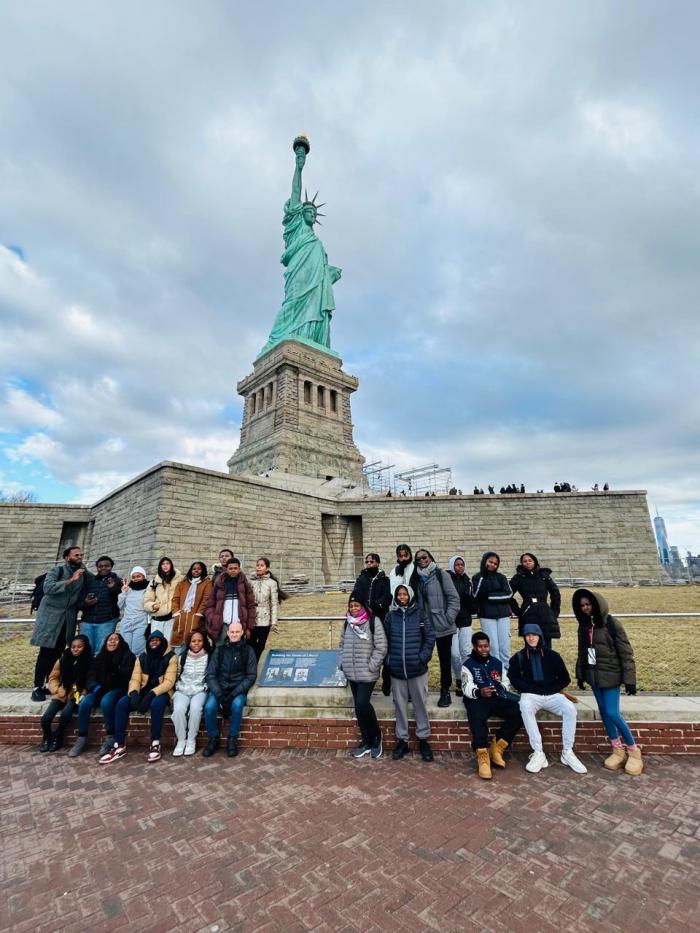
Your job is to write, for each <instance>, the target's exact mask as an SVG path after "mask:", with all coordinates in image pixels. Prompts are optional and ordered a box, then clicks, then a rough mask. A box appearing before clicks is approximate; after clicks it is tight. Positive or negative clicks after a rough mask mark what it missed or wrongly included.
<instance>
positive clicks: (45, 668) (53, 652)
mask: <svg viewBox="0 0 700 933" xmlns="http://www.w3.org/2000/svg"><path fill="white" fill-rule="evenodd" d="M65 647H66V632H65V629H61V631H60V632H59V634H58V640H57V641H56V644H55V645H54V646H53V648H39V654H38V655H37V659H36V664H35V665H34V686H35V687H43V686H44V684H45V683H46V681H47V680H48V679H49V674H50V673H51V671H52V670H53V666H54V664H55V663H56V661H58V659H59V658H60V657H61V655H62V654H63V650H64V648H65Z"/></svg>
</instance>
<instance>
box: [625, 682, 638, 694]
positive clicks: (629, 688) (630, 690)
mask: <svg viewBox="0 0 700 933" xmlns="http://www.w3.org/2000/svg"><path fill="white" fill-rule="evenodd" d="M636 692H637V685H636V684H625V693H626V694H627V696H629V697H633V696H634V695H635V694H636Z"/></svg>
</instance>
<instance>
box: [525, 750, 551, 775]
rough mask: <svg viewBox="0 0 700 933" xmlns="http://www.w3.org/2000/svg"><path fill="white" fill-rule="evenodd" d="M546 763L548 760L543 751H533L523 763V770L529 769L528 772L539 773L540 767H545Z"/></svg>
mask: <svg viewBox="0 0 700 933" xmlns="http://www.w3.org/2000/svg"><path fill="white" fill-rule="evenodd" d="M548 765H549V762H548V761H547V756H546V755H545V753H544V752H533V753H532V754H531V755H530V758H529V759H528V762H527V764H526V765H525V770H526V771H529V772H530V774H539V772H540V771H541V770H542V768H546V767H547V766H548Z"/></svg>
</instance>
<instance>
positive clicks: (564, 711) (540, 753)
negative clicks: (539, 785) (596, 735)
mask: <svg viewBox="0 0 700 933" xmlns="http://www.w3.org/2000/svg"><path fill="white" fill-rule="evenodd" d="M539 608H541V609H542V610H545V611H548V610H547V607H546V606H545V605H544V604H533V605H532V606H530V607H529V608H528V609H526V610H525V612H524V613H523V623H524V624H523V640H524V642H525V646H524V647H523V648H522V649H521V650H520V651H518V652H517V654H514V655H513V657H512V658H511V659H510V664H509V665H508V679H509V680H510V682H511V684H512V685H513V686H514V687H515V689H516V690H517V691H518V692H519V693H520V715H521V716H522V717H523V723H524V724H525V729H526V730H527V737H528V739H529V740H530V747H531V748H532V754H531V755H530V759H529V761H528V763H527V764H526V765H525V770H526V771H529V772H530V773H531V774H537V773H538V772H540V771H541V770H542V768H546V767H547V766H548V765H549V762H548V761H547V756H546V755H545V753H544V750H543V748H542V736H541V735H540V730H539V727H538V725H537V719H536V718H535V716H536V714H537V712H538V711H539V710H541V709H546V710H548V711H549V712H550V713H554V714H555V715H557V716H561V744H562V753H561V763H562V764H563V765H567V767H569V768H571V770H572V771H575V772H576V774H586V773H587V771H588V768H586V766H585V765H584V764H582V763H581V762H580V761H579V760H578V758H577V757H576V755H575V754H574V739H575V738H576V707H575V706H574V704H573V703H572V702H571V700H570V699H569V698H568V697H566V696H564V694H563V693H562V691H563V690H564V688H565V687H568V685H569V684H570V683H571V678H570V677H569V672H568V671H567V669H566V664H564V661H563V659H562V656H561V655H560V654H557V652H556V651H552V649H551V648H545V646H544V635H543V634H542V629H541V628H540V626H539V625H538V624H537V623H536V622H528V621H527V620H528V617H529V616H531V615H533V614H534V612H535V610H538V609H539Z"/></svg>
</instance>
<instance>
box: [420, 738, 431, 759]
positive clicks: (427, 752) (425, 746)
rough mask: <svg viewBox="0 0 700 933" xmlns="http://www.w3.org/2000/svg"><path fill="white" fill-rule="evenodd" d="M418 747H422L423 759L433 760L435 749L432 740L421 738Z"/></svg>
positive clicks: (421, 754)
mask: <svg viewBox="0 0 700 933" xmlns="http://www.w3.org/2000/svg"><path fill="white" fill-rule="evenodd" d="M418 748H419V749H420V756H421V758H422V759H423V761H432V760H433V750H432V748H431V747H430V742H429V741H428V740H427V739H419V740H418Z"/></svg>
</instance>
